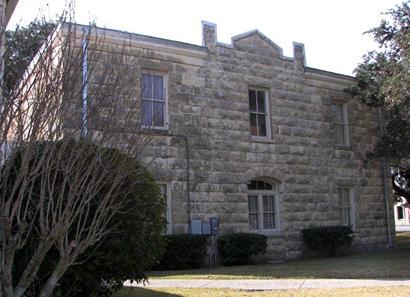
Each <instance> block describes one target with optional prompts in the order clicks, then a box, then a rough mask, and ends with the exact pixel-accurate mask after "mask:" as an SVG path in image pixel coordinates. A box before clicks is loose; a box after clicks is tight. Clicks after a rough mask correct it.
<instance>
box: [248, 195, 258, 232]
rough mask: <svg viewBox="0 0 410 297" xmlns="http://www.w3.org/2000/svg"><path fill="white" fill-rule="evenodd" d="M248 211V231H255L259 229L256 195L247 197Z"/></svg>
mask: <svg viewBox="0 0 410 297" xmlns="http://www.w3.org/2000/svg"><path fill="white" fill-rule="evenodd" d="M248 209H249V229H251V230H257V229H259V220H258V216H259V214H258V196H256V195H250V196H248Z"/></svg>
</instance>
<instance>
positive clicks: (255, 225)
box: [249, 213, 259, 230]
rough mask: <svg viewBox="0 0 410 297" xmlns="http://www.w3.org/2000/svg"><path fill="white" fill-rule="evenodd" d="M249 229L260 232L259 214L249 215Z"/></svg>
mask: <svg viewBox="0 0 410 297" xmlns="http://www.w3.org/2000/svg"><path fill="white" fill-rule="evenodd" d="M249 229H250V230H258V229H259V222H258V214H257V213H250V214H249Z"/></svg>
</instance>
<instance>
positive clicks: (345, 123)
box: [332, 102, 350, 147]
mask: <svg viewBox="0 0 410 297" xmlns="http://www.w3.org/2000/svg"><path fill="white" fill-rule="evenodd" d="M336 105H339V106H341V107H342V113H343V114H342V118H343V122H337V116H336ZM332 111H333V114H334V125H335V135H334V137H335V140H334V141H335V145H336V146H339V147H349V146H350V141H349V123H348V117H347V104H346V102H333V103H332ZM337 126H339V127H342V128H343V136H344V140H345V141H344V143H338V141H337V137H336V135H337V132H336V130H337V128H336V127H337Z"/></svg>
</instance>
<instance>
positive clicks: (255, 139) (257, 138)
mask: <svg viewBox="0 0 410 297" xmlns="http://www.w3.org/2000/svg"><path fill="white" fill-rule="evenodd" d="M250 141H251V142H259V143H274V142H273V139H272V138H269V137H261V136H251V137H250Z"/></svg>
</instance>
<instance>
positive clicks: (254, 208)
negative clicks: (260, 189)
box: [248, 195, 258, 212]
mask: <svg viewBox="0 0 410 297" xmlns="http://www.w3.org/2000/svg"><path fill="white" fill-rule="evenodd" d="M248 208H249V212H258V196H256V195H250V196H248Z"/></svg>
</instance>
